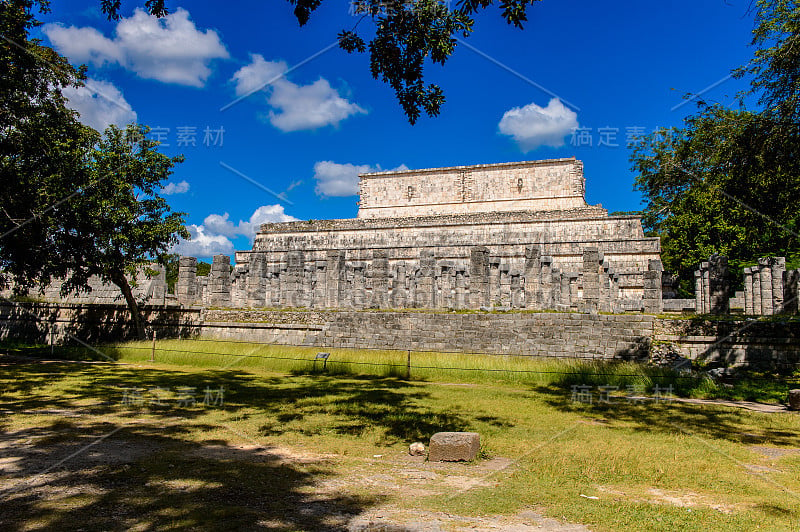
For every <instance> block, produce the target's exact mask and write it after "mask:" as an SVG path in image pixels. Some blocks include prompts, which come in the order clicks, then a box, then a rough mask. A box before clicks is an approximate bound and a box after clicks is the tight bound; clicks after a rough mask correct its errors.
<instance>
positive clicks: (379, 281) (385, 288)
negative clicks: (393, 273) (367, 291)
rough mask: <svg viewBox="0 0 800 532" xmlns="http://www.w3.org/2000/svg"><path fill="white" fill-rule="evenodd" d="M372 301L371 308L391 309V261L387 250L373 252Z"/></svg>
mask: <svg viewBox="0 0 800 532" xmlns="http://www.w3.org/2000/svg"><path fill="white" fill-rule="evenodd" d="M371 299H372V300H371V301H370V304H369V308H388V307H389V259H388V258H387V254H386V250H382V249H376V250H374V251H373V252H372V298H371Z"/></svg>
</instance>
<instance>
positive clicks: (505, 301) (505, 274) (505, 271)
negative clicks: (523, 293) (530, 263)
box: [499, 263, 511, 307]
mask: <svg viewBox="0 0 800 532" xmlns="http://www.w3.org/2000/svg"><path fill="white" fill-rule="evenodd" d="M499 270H500V292H499V295H500V306H501V307H510V306H511V277H510V276H509V272H510V271H511V266H510V265H509V264H508V263H503V264H500V268H499Z"/></svg>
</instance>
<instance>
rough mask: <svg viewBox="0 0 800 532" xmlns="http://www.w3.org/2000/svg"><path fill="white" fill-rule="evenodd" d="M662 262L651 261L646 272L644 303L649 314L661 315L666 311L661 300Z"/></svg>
mask: <svg viewBox="0 0 800 532" xmlns="http://www.w3.org/2000/svg"><path fill="white" fill-rule="evenodd" d="M662 269H663V268H662V266H661V261H660V260H651V261H649V263H648V265H647V271H646V272H644V292H643V297H642V303H643V304H644V311H645V312H646V313H648V314H660V313H661V311H663V310H664V306H663V302H662V300H661V270H662Z"/></svg>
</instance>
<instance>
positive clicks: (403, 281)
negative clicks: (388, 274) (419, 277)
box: [391, 263, 408, 308]
mask: <svg viewBox="0 0 800 532" xmlns="http://www.w3.org/2000/svg"><path fill="white" fill-rule="evenodd" d="M391 306H392V308H406V307H407V306H408V276H407V273H406V265H405V264H404V263H400V264H398V265H396V266H395V269H394V275H393V278H392V294H391Z"/></svg>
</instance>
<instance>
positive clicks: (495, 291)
mask: <svg viewBox="0 0 800 532" xmlns="http://www.w3.org/2000/svg"><path fill="white" fill-rule="evenodd" d="M499 305H500V257H492V256H489V306H490V307H495V306H499Z"/></svg>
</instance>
